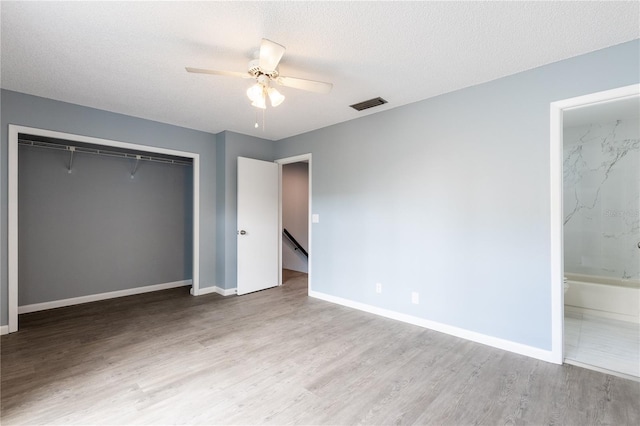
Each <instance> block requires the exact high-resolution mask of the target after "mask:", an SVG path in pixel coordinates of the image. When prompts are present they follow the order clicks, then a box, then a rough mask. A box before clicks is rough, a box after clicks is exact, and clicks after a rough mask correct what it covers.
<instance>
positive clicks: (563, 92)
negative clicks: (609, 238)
mask: <svg viewBox="0 0 640 426" xmlns="http://www.w3.org/2000/svg"><path fill="white" fill-rule="evenodd" d="M639 75H640V67H639V42H638V41H637V40H636V41H633V42H629V43H625V44H622V45H618V46H615V47H612V48H608V49H605V50H601V51H597V52H593V53H590V54H587V55H583V56H579V57H576V58H572V59H569V60H565V61H561V62H558V63H554V64H551V65H548V66H544V67H541V68H537V69H534V70H531V71H527V72H523V73H520V74H516V75H513V76H509V77H506V78H502V79H499V80H496V81H492V82H489V83H486V84H482V85H478V86H474V87H470V88H467V89H463V90H460V91H456V92H453V93H449V94H445V95H442V96H438V97H435V98H432V99H428V100H425V101H421V102H417V103H414V104H411V105H407V106H403V107H399V108H395V109H392V110H389V111H385V112H382V113H378V114H374V115H370V116H366V117H363V118H361V119H358V120H354V121H349V122H346V123H342V124H338V125H335V126H331V127H327V128H324V129H320V130H316V131H313V132H310V133H306V134H303V135H299V136H295V137H292V138H288V139H284V140H281V141H278V142H277V143H276V158H285V157H289V156H293V155H298V154H304V153H309V152H310V153H312V154H313V165H312V185H313V188H312V203H313V212H312V213H317V214H319V215H320V223H317V224H314V225H313V240H312V241H313V242H312V244H313V246H312V251H313V257H312V262H313V265H312V266H313V269H312V270H313V290H315V291H318V292H322V293H325V294H328V295H332V296H337V297H341V298H344V299H348V300H351V301H355V302H361V303H366V304H369V305H373V306H377V307H380V308H384V309H389V310H392V311H396V312H401V313H405V314H409V315H414V316H416V317H419V318H424V319H428V320H432V321H437V322H440V323H444V324H448V325H452V326H455V327H460V328H463V329H467V330H471V331H475V332H478V333H482V334H485V335H489V336H494V337H498V338H502V339H506V340H510V341H513V342H518V343H522V344H526V345H530V346H533V347H537V348H541V349H546V350H550V349H551V311H550V309H551V284H550V266H549V262H550V260H549V259H550V249H549V247H550V202H549V199H550V189H549V186H550V180H549V167H550V166H549V156H550V151H549V104H550V102H553V101H557V100H561V99H566V98H570V97H574V96H579V95H584V94H588V93H592V92H598V91H602V90H607V89H612V88H615V87H620V86H626V85H629V84H634V83H638V81H639ZM382 89H383V92H384V87H382ZM380 95H382V96H383V97H385V98H386V99H388V100H389V101H390V102H391V103H393V94H385V93H380ZM376 282H380V283H382V286H383V293H382V294H381V295H379V294H376V293H375V283H376ZM412 291H417V292H419V293H420V304H419V305H413V304H411V297H410V294H411V292H412Z"/></svg>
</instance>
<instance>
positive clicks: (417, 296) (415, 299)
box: [411, 291, 420, 305]
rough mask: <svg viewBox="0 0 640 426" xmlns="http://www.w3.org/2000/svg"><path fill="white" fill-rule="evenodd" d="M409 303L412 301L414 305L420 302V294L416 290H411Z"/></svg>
mask: <svg viewBox="0 0 640 426" xmlns="http://www.w3.org/2000/svg"><path fill="white" fill-rule="evenodd" d="M411 303H413V304H414V305H417V304H418V303H420V294H418V292H417V291H413V292H411Z"/></svg>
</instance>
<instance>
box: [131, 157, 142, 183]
mask: <svg viewBox="0 0 640 426" xmlns="http://www.w3.org/2000/svg"><path fill="white" fill-rule="evenodd" d="M141 158H142V156H141V155H136V164H135V165H134V166H133V170H132V171H131V179H133V176H134V175H135V174H136V171H138V165H139V164H140V159H141Z"/></svg>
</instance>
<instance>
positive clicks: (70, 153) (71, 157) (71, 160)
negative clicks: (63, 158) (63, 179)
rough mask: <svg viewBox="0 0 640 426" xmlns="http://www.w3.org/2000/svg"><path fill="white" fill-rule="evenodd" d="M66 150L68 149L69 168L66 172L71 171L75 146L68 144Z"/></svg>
mask: <svg viewBox="0 0 640 426" xmlns="http://www.w3.org/2000/svg"><path fill="white" fill-rule="evenodd" d="M67 150H68V151H69V170H68V171H67V173H71V166H73V153H74V152H76V147H75V146H68V147H67Z"/></svg>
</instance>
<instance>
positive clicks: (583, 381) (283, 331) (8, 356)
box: [0, 274, 640, 425]
mask: <svg viewBox="0 0 640 426" xmlns="http://www.w3.org/2000/svg"><path fill="white" fill-rule="evenodd" d="M291 275H292V277H291V279H290V280H289V281H288V282H287V283H286V284H285V285H283V286H282V287H278V288H274V289H270V290H265V291H261V292H257V293H253V294H249V295H245V296H240V297H236V296H230V297H226V298H225V297H222V296H218V295H215V294H211V295H206V296H199V297H192V296H190V295H189V292H188V288H177V289H171V290H165V291H161V292H156V293H149V294H143V295H136V296H130V297H125V298H120V299H112V300H107V301H102V302H95V303H90V304H85V305H79V306H73V307H66V308H60V309H56V310H51V311H45V312H36V313H32V314H26V315H22V316H21V317H20V327H21V331H20V332H18V333H15V334H11V335H7V336H2V340H1V344H2V353H1V354H2V358H1V362H2V365H1V367H2V370H1V373H2V378H1V386H2V388H1V392H2V395H1V407H0V408H1V410H2V412H1V417H0V421H1V423H2V425H10V424H80V423H81V424H133V423H135V424H349V425H351V424H437V425H449V424H572V425H587V424H611V425H637V424H640V402H639V401H640V383H637V382H634V381H630V380H624V379H621V378H618V377H613V376H609V375H605V374H602V373H598V372H595V371H589V370H586V369H582V368H579V367H574V366H568V365H565V366H558V365H554V364H549V363H545V362H542V361H537V360H534V359H530V358H526V357H524V356H520V355H516V354H512V353H508V352H504V351H501V350H498V349H493V348H490V347H487V346H483V345H480V344H477V343H473V342H469V341H465V340H462V339H458V338H455V337H451V336H448V335H444V334H441V333H437V332H434V331H430V330H425V329H423V328H420V327H416V326H412V325H408V324H404V323H401V322H397V321H393V320H390V319H386V318H381V317H376V316H375V315H372V314H368V313H364V312H360V311H356V310H352V309H349V308H345V307H341V306H337V305H333V304H331V303H328V302H324V301H320V300H316V299H311V298H308V297H307V296H306V291H307V289H306V276H305V275H303V274H291Z"/></svg>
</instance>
